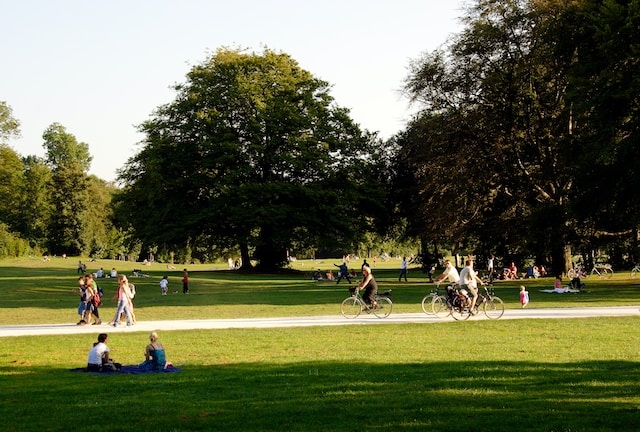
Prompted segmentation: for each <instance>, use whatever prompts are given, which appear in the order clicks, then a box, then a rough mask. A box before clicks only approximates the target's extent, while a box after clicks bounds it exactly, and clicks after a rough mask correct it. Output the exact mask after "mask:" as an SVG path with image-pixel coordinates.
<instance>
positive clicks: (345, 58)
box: [0, 0, 464, 181]
mask: <svg viewBox="0 0 640 432" xmlns="http://www.w3.org/2000/svg"><path fill="white" fill-rule="evenodd" d="M1 3H3V4H2V8H1V10H2V12H1V13H0V59H1V60H2V67H0V101H5V102H6V103H7V104H8V105H9V106H10V107H11V108H12V110H13V116H14V117H15V118H16V119H18V120H19V121H20V123H21V126H20V130H21V137H20V138H18V139H12V140H11V141H10V142H9V144H10V145H11V147H12V148H13V149H14V150H15V151H16V152H18V153H19V154H20V155H22V156H27V155H37V156H44V149H43V147H42V143H43V140H42V134H43V132H44V131H45V129H46V128H47V127H49V126H50V125H51V124H53V123H60V124H61V125H62V126H64V127H65V129H66V131H67V132H68V133H70V134H72V135H73V136H75V137H76V139H77V140H78V141H79V142H84V143H87V144H88V146H89V152H90V154H91V155H92V157H93V161H92V163H91V166H90V167H89V169H88V172H89V173H90V174H95V175H96V176H98V177H99V178H101V179H103V180H107V181H114V180H115V179H116V177H117V170H118V169H119V168H121V167H123V166H124V164H125V163H126V162H127V160H128V159H129V158H130V157H132V156H134V155H135V154H136V153H137V152H139V151H140V149H141V147H140V145H139V143H140V142H141V141H142V139H143V136H142V135H141V134H140V133H139V132H138V131H137V128H136V126H137V125H139V124H141V123H142V122H144V121H145V120H147V119H149V118H150V117H151V116H152V115H153V111H154V110H155V109H156V108H157V107H159V106H161V105H164V104H167V103H171V102H172V101H173V100H174V99H175V96H176V94H175V92H174V90H173V89H172V87H173V86H174V85H175V84H178V83H184V82H185V81H186V74H187V73H188V72H189V70H190V69H191V68H192V67H193V66H195V65H198V64H200V63H202V62H204V61H205V60H206V59H207V58H208V57H209V56H210V55H211V54H213V53H215V51H216V50H217V49H218V48H220V47H229V48H243V49H248V50H249V51H255V52H257V53H260V52H262V51H263V48H264V47H267V48H269V49H270V50H273V51H276V52H283V53H286V54H288V55H290V56H291V57H292V58H293V59H295V60H296V61H297V62H298V64H299V65H300V67H302V68H303V69H305V70H307V71H309V72H311V73H312V74H313V75H314V76H315V77H317V78H320V79H323V80H325V81H327V82H328V83H329V84H331V85H332V89H331V92H330V93H331V95H332V96H333V98H334V99H335V103H336V104H337V105H338V106H340V107H344V108H348V109H349V110H350V111H351V118H352V119H353V120H354V121H355V122H356V123H358V124H359V125H360V126H361V128H362V129H367V130H369V131H371V132H379V135H380V137H381V138H383V139H387V138H389V137H391V136H393V135H394V134H395V133H397V132H399V131H401V130H402V129H403V128H404V126H405V124H406V121H407V120H408V119H409V118H410V116H411V113H412V112H414V110H415V107H411V106H410V105H409V103H408V100H407V99H406V98H405V97H403V96H402V94H401V91H400V90H401V87H402V83H403V80H404V79H405V78H406V77H407V74H408V66H409V63H410V61H411V60H415V59H418V58H420V57H421V55H422V54H424V53H425V52H430V51H433V50H435V49H437V48H439V47H441V46H442V45H443V44H444V43H445V42H446V41H447V39H448V38H449V37H451V35H453V34H455V33H456V32H459V31H460V29H461V24H460V22H459V19H458V18H459V17H460V16H461V14H462V10H461V8H462V5H463V3H464V0H395V1H393V2H392V1H382V0H323V1H301V0H297V1H293V0H234V1H220V0H218V1H216V0H126V1H123V0H111V1H107V2H96V1H87V0H55V1H51V0H21V1H11V0H0V4H1Z"/></svg>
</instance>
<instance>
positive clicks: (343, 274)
mask: <svg viewBox="0 0 640 432" xmlns="http://www.w3.org/2000/svg"><path fill="white" fill-rule="evenodd" d="M334 266H336V267H338V280H337V281H336V283H337V284H339V283H340V281H341V280H342V278H345V279H346V280H347V282H349V283H351V276H350V275H349V269H348V268H347V263H346V262H344V261H343V262H342V264H340V265H338V264H334ZM363 277H364V276H363Z"/></svg>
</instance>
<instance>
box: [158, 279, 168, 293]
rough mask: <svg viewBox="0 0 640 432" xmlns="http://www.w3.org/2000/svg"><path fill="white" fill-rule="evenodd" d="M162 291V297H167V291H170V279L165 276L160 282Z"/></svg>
mask: <svg viewBox="0 0 640 432" xmlns="http://www.w3.org/2000/svg"><path fill="white" fill-rule="evenodd" d="M160 291H162V295H163V296H166V295H167V291H169V277H168V276H163V277H162V279H161V280H160Z"/></svg>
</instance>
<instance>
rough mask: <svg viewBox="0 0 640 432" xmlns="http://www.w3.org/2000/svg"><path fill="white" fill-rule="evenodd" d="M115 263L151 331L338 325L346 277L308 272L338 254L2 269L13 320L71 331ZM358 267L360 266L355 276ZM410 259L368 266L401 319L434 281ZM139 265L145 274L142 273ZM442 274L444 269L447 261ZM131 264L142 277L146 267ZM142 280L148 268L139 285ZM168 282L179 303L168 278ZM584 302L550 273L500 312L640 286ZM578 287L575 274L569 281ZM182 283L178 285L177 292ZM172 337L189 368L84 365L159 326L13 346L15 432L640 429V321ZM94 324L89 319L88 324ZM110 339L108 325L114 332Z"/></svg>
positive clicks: (4, 376) (599, 301) (514, 284)
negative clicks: (251, 266) (86, 282)
mask: <svg viewBox="0 0 640 432" xmlns="http://www.w3.org/2000/svg"><path fill="white" fill-rule="evenodd" d="M78 260H83V262H84V261H86V264H87V271H88V272H95V271H97V270H98V269H99V268H101V267H103V268H109V269H111V268H116V269H117V271H118V272H119V273H122V274H126V275H127V276H129V280H130V281H131V282H133V283H135V285H136V296H135V300H134V301H135V313H136V320H137V322H138V324H136V325H142V323H145V324H147V323H149V322H150V321H157V320H185V319H186V320H190V319H213V318H270V317H292V316H318V315H333V316H339V317H340V318H341V319H344V320H346V319H345V318H342V317H341V316H340V310H339V309H340V306H339V305H340V302H341V301H342V300H343V299H344V298H345V297H347V296H348V295H349V291H348V289H347V287H348V284H347V283H346V282H345V281H341V283H340V284H336V283H335V281H327V280H322V281H317V280H313V277H312V276H313V273H314V272H315V271H316V270H317V269H321V270H324V271H329V270H331V269H335V267H333V264H336V263H340V262H341V260H339V259H336V260H331V259H328V260H315V261H311V260H308V261H303V260H301V261H299V262H296V263H295V265H292V266H291V268H290V269H289V270H288V271H286V272H281V273H280V274H271V275H257V274H244V273H242V272H238V271H236V270H229V269H228V268H227V263H222V262H221V263H219V264H215V265H213V264H209V265H206V264H198V265H189V266H188V270H189V276H190V281H189V284H190V294H188V295H186V294H182V282H181V278H182V270H183V268H180V267H179V268H177V269H167V265H165V264H159V263H153V264H149V265H146V266H144V268H142V266H141V265H140V263H132V262H127V261H117V260H98V261H95V262H91V261H90V260H88V259H87V260H84V259H83V258H77V259H76V257H73V258H71V257H69V258H67V259H63V258H54V259H51V260H50V261H46V262H45V261H43V260H42V259H40V258H39V257H38V258H36V257H33V258H31V259H29V258H24V259H10V260H4V261H1V262H0V284H1V286H2V301H1V302H0V325H2V326H3V327H6V326H16V325H23V326H26V325H29V326H31V325H38V324H42V325H50V324H59V325H64V326H68V327H73V328H76V327H78V326H77V325H76V320H77V315H76V308H77V304H78V297H77V288H76V280H77V265H76V264H77V262H78ZM360 263H361V260H358V261H353V262H352V264H353V267H354V268H356V269H357V268H358V266H359V264H360ZM398 266H399V261H398V260H396V259H395V258H394V259H391V260H389V261H388V262H386V263H382V264H381V263H378V264H377V268H375V269H374V270H373V272H374V274H375V275H376V279H377V280H378V284H379V286H380V288H381V289H385V290H387V289H390V290H391V291H392V294H391V296H392V299H393V302H394V311H393V314H405V313H422V311H421V308H420V301H421V299H422V298H423V297H424V296H425V295H426V294H428V293H429V292H430V291H431V290H432V289H433V284H430V283H428V277H427V275H426V274H425V273H423V272H422V271H421V270H420V268H419V267H417V266H409V271H408V282H404V279H403V280H402V282H398ZM140 269H142V270H143V271H142V272H138V271H137V270H140ZM438 270H440V269H438ZM134 271H136V272H135V273H134ZM136 274H138V275H139V276H136ZM165 275H166V276H168V281H169V287H168V288H169V289H168V292H169V294H168V295H167V296H163V295H162V293H161V289H160V281H161V280H162V278H163V276H165ZM583 280H585V281H586V286H585V289H584V291H583V292H581V293H576V294H571V293H567V294H555V293H545V292H541V290H546V289H548V288H550V287H552V286H553V278H551V277H544V278H538V279H521V280H513V281H510V280H504V281H501V280H498V281H496V282H494V288H495V292H496V295H499V296H500V297H501V298H502V299H503V300H504V301H505V307H506V311H505V315H508V314H509V313H510V312H512V311H514V310H520V308H521V306H520V302H519V286H520V285H522V284H524V285H526V287H527V289H528V291H529V292H530V296H531V302H530V304H529V305H528V306H527V307H528V308H533V309H536V308H552V309H554V308H555V309H557V310H560V308H574V307H585V306H587V307H595V306H629V305H637V304H639V303H640V286H638V285H639V284H640V279H635V278H633V279H632V278H631V275H630V273H629V272H617V273H615V274H614V275H613V277H611V278H610V279H605V278H602V279H600V278H598V277H597V276H596V277H589V278H585V279H583ZM565 282H568V281H567V280H565ZM98 285H99V286H100V287H101V288H103V290H104V292H105V296H104V298H105V300H104V303H103V305H102V306H101V314H102V316H103V317H108V318H103V319H104V320H105V321H106V320H107V319H108V320H111V319H112V315H113V313H114V311H115V302H114V301H111V300H110V299H111V297H112V296H113V294H114V293H115V290H116V286H117V284H116V282H115V280H113V279H111V278H104V279H99V280H98ZM176 291H177V292H176ZM426 318H427V316H426V315H425V322H424V323H420V322H418V323H410V324H385V325H358V324H365V323H369V321H370V320H371V319H375V320H377V321H378V322H384V320H383V319H377V318H373V317H369V316H367V317H366V318H358V319H355V320H352V321H351V322H353V323H354V325H344V326H317V327H291V328H289V327H288V328H271V329H269V328H264V329H260V328H246V329H218V330H179V331H161V332H159V337H160V340H161V342H162V343H163V344H164V346H165V349H166V353H167V360H170V361H171V362H172V363H173V364H174V365H175V366H176V368H177V369H178V370H179V372H175V373H153V374H126V373H111V374H109V373H101V374H100V373H87V372H77V371H76V370H77V369H78V368H83V367H85V366H86V362H87V353H88V352H89V350H90V349H91V347H92V345H93V343H94V342H95V341H96V339H97V336H98V334H99V333H102V332H104V333H107V334H109V340H108V345H109V347H110V349H111V356H112V358H114V359H115V360H116V361H117V362H119V363H122V364H123V365H136V364H138V363H141V362H142V361H143V360H144V356H143V354H144V347H145V345H146V344H147V343H148V332H147V331H144V332H140V331H137V330H136V325H133V326H132V327H131V328H128V329H126V331H123V329H122V328H119V329H118V330H117V331H116V330H115V329H113V328H111V327H109V326H107V324H106V322H105V323H103V324H102V325H94V326H90V327H91V328H92V330H93V329H94V328H95V331H93V332H92V333H82V334H70V335H53V336H51V335H50V336H22V337H4V338H1V339H0V399H1V400H2V404H1V406H2V410H3V415H2V417H0V426H1V427H0V429H2V430H3V431H42V430H47V431H66V430H70V429H73V428H75V427H77V425H78V424H84V422H86V421H87V418H90V419H91V422H92V424H99V425H100V428H101V429H103V430H114V431H115V430H131V429H135V430H143V431H157V430H172V431H180V430H228V431H247V430H273V431H276V430H285V429H288V430H299V431H328V430H385V431H398V430H440V431H451V430H481V431H500V430H504V431H506V430H509V431H514V430H523V431H525V430H526V431H530V430H540V431H551V430H554V431H570V430H571V431H594V430H600V431H605V430H606V431H608V430H628V428H629V427H630V425H632V424H635V423H634V422H635V421H636V418H637V410H638V405H639V404H640V396H638V395H639V394H640V392H639V390H640V389H639V387H638V386H639V385H638V382H640V368H639V367H638V348H637V345H638V337H637V320H638V318H637V317H635V316H632V317H607V318H598V317H595V318H576V319H553V318H550V319H522V320H508V319H500V320H488V319H482V318H471V319H470V320H468V321H460V322H458V321H453V320H441V321H439V322H436V323H434V322H433V321H431V322H427V321H426ZM85 328H86V327H85ZM110 330H112V331H110Z"/></svg>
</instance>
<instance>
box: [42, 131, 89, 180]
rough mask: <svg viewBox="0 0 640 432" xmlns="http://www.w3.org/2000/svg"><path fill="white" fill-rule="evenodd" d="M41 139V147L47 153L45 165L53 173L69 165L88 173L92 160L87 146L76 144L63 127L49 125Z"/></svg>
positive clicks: (74, 139) (73, 137) (74, 138)
mask: <svg viewBox="0 0 640 432" xmlns="http://www.w3.org/2000/svg"><path fill="white" fill-rule="evenodd" d="M42 139H43V140H44V143H43V144H42V146H43V147H44V149H45V150H46V153H47V163H48V164H49V165H50V166H51V167H52V168H53V170H54V171H55V170H57V169H58V168H61V167H65V166H70V165H75V168H80V170H81V172H83V173H84V172H87V171H88V169H89V167H90V166H91V160H92V159H93V158H92V156H91V155H90V154H89V146H88V145H87V144H86V143H83V142H78V141H77V140H76V137H75V136H73V135H71V134H70V133H68V132H67V130H66V129H65V127H64V126H62V125H61V124H59V123H53V124H51V125H50V126H49V127H48V128H47V129H46V130H45V131H44V133H43V134H42Z"/></svg>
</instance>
